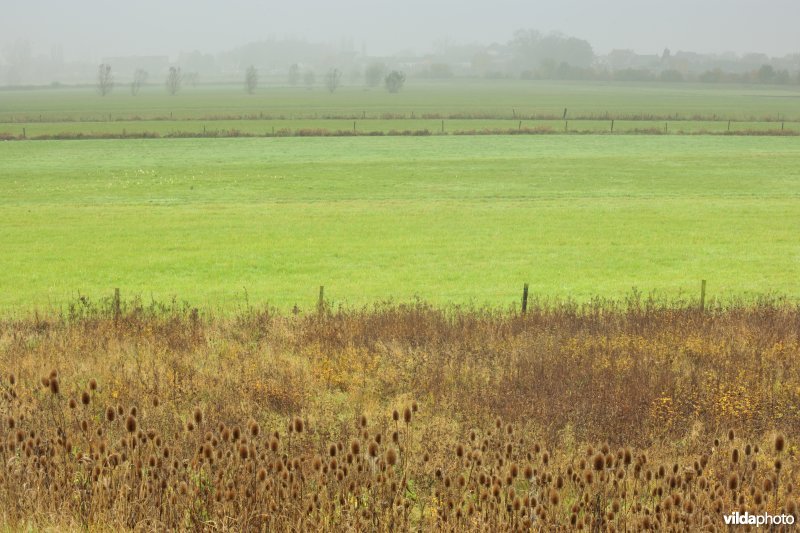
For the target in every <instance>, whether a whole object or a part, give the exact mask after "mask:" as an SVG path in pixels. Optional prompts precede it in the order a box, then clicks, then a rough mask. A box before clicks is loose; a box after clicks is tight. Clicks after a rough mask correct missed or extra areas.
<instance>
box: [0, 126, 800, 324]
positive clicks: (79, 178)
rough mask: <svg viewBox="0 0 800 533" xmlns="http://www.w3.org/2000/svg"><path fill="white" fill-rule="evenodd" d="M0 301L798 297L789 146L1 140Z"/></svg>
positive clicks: (44, 304)
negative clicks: (322, 295) (703, 285)
mask: <svg viewBox="0 0 800 533" xmlns="http://www.w3.org/2000/svg"><path fill="white" fill-rule="evenodd" d="M0 161H2V162H3V164H2V168H3V170H2V174H0V185H2V190H3V194H2V195H1V196H0V250H2V253H0V271H2V272H3V276H2V277H0V309H2V310H4V312H12V311H15V310H30V309H32V308H39V309H48V308H58V307H59V306H62V305H64V304H65V303H66V302H68V301H69V300H71V299H74V298H75V297H76V296H77V295H78V294H83V295H88V296H90V297H92V298H98V297H102V296H107V295H109V294H110V293H111V291H112V290H113V288H114V287H119V288H121V289H122V291H123V293H124V294H125V295H126V296H133V295H140V296H142V297H143V298H145V299H149V298H151V297H152V298H155V299H157V300H166V299H169V298H170V297H172V296H173V295H174V296H177V297H178V298H179V299H181V300H184V299H185V300H188V301H190V302H191V303H193V304H195V305H205V306H208V307H212V308H219V309H221V310H225V309H233V308H235V307H237V306H239V305H241V304H242V303H243V302H244V301H245V300H244V299H245V291H246V293H247V297H248V298H249V301H250V302H251V303H253V302H260V303H263V302H268V303H270V304H273V305H277V306H278V307H280V308H283V309H286V308H289V307H291V306H292V305H294V304H298V305H300V306H301V307H306V308H308V307H311V306H312V305H313V304H314V302H315V297H316V294H317V290H318V286H319V285H325V286H326V295H327V296H328V297H329V298H330V299H331V300H332V301H333V302H334V303H343V304H346V305H361V304H365V303H368V302H372V301H375V300H382V299H389V298H393V299H396V300H408V299H411V298H413V297H415V296H418V297H421V298H423V299H426V300H430V301H432V302H436V303H461V304H474V305H484V304H486V305H502V306H505V305H509V304H510V303H512V302H514V301H516V300H517V299H518V298H519V292H520V288H521V285H522V283H523V282H526V281H527V282H529V283H530V285H531V291H532V293H534V294H536V295H542V296H547V297H558V298H576V299H579V300H581V299H587V298H589V297H591V296H593V295H600V296H607V297H621V296H623V295H625V294H626V293H628V292H629V291H630V289H631V287H633V286H636V287H638V288H639V289H641V290H643V291H650V290H656V291H659V292H661V293H663V294H668V295H673V296H676V295H680V294H684V295H691V296H692V297H694V296H695V293H696V292H697V287H698V286H699V280H700V279H708V280H709V294H710V296H715V297H723V298H725V297H737V296H746V297H747V296H753V295H756V294H761V293H769V292H772V293H779V294H787V295H790V296H792V297H797V296H798V295H800V238H798V235H800V142H798V140H796V139H791V138H716V137H701V138H688V137H660V136H635V137H609V136H588V137H573V136H570V137H565V136H559V137H432V138H386V139H383V138H315V139H219V140H212V139H174V140H138V141H74V142H73V141H53V142H50V141H41V142H13V143H12V142H7V143H0Z"/></svg>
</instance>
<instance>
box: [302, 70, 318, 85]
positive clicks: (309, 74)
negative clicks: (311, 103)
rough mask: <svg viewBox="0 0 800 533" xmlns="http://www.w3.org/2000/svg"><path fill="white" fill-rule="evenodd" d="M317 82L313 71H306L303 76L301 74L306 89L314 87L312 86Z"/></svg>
mask: <svg viewBox="0 0 800 533" xmlns="http://www.w3.org/2000/svg"><path fill="white" fill-rule="evenodd" d="M316 82H317V75H316V74H314V71H313V70H307V71H306V73H305V74H303V83H305V84H306V89H311V88H312V87H314V84H315V83H316Z"/></svg>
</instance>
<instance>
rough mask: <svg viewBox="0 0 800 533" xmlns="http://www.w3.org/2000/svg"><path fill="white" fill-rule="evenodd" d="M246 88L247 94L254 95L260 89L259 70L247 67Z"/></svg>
mask: <svg viewBox="0 0 800 533" xmlns="http://www.w3.org/2000/svg"><path fill="white" fill-rule="evenodd" d="M244 88H245V90H246V91H247V94H253V93H254V92H256V88H258V70H256V67H254V66H253V65H250V66H249V67H247V72H245V74H244Z"/></svg>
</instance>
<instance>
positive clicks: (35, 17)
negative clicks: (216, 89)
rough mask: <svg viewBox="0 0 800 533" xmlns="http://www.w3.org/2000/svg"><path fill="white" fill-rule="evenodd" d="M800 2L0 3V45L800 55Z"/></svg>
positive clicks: (85, 52) (140, 50)
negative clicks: (446, 47) (525, 43)
mask: <svg viewBox="0 0 800 533" xmlns="http://www.w3.org/2000/svg"><path fill="white" fill-rule="evenodd" d="M798 21H800V0H670V1H665V0H606V1H590V0H548V1H537V0H493V1H479V2H476V1H470V0H391V1H387V0H338V1H336V0H334V1H330V0H284V1H282V2H276V1H273V0H261V1H259V0H227V1H223V0H129V1H120V0H73V1H66V0H24V1H20V0H0V47H2V46H5V45H8V44H10V43H13V42H15V41H19V40H26V41H29V42H30V43H31V45H32V46H33V51H34V53H36V54H50V51H51V50H52V49H53V47H54V46H60V48H61V50H62V52H63V55H64V58H65V59H67V60H93V61H96V60H99V59H100V58H102V57H108V56H121V55H169V56H171V57H173V58H174V57H175V56H176V55H177V54H178V53H179V52H181V51H185V52H188V51H192V50H200V51H201V52H204V53H216V52H219V51H222V50H228V49H231V48H234V47H236V46H239V45H242V44H246V43H248V42H253V41H262V40H265V39H267V38H278V39H280V38H285V37H294V38H303V39H307V40H309V41H312V42H327V43H338V42H340V41H341V40H342V39H343V38H344V39H350V40H352V42H353V44H354V48H355V49H356V50H358V51H360V50H361V47H362V43H363V44H364V45H365V46H366V51H367V53H368V54H369V55H389V54H394V53H397V52H401V51H405V50H408V51H413V52H415V53H424V52H426V51H429V50H432V49H433V43H435V42H441V41H443V40H445V39H447V40H449V41H451V42H454V43H459V44H461V43H463V44H466V43H483V44H490V43H492V42H498V43H505V42H507V41H508V40H510V38H511V36H512V34H513V32H514V31H515V30H517V29H523V28H533V29H537V30H539V31H542V32H550V31H561V32H563V33H565V34H568V35H571V36H575V37H579V38H581V39H586V40H587V41H589V42H590V43H591V45H592V46H593V47H594V51H595V53H597V54H605V53H607V52H609V51H611V50H612V49H616V48H623V49H624V48H629V49H633V50H635V51H636V52H639V53H660V52H661V51H662V50H663V49H664V48H665V47H669V48H670V49H671V50H672V51H678V50H691V51H695V52H701V53H719V52H726V51H732V52H736V53H745V52H763V53H766V54H768V55H770V56H783V55H786V54H788V53H796V52H800V33H798V31H797V23H798Z"/></svg>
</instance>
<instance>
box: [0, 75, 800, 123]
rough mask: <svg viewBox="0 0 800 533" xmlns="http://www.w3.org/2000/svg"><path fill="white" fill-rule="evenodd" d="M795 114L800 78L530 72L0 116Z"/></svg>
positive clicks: (90, 100) (197, 95) (82, 99)
mask: <svg viewBox="0 0 800 533" xmlns="http://www.w3.org/2000/svg"><path fill="white" fill-rule="evenodd" d="M565 108H567V111H568V118H578V117H585V118H601V119H606V118H617V119H623V118H637V119H646V118H648V117H654V118H663V117H669V118H674V119H691V118H692V117H695V116H698V117H703V118H711V119H714V118H716V119H718V120H725V121H727V120H728V119H732V120H747V121H762V120H765V119H768V120H773V121H775V120H786V121H800V86H797V85H787V86H775V87H768V86H751V85H741V86H739V85H713V84H685V83H675V84H669V83H611V82H552V81H528V80H448V81H441V82H431V81H420V80H413V79H410V80H409V81H408V82H407V83H406V86H405V87H404V88H403V90H402V91H401V92H400V93H398V94H389V93H387V92H386V91H385V90H384V89H382V88H374V89H366V88H364V87H354V86H350V87H348V86H344V87H341V88H339V89H338V90H337V91H336V92H335V93H334V94H329V93H328V92H327V91H326V90H325V89H324V88H323V87H321V86H316V87H314V88H313V89H311V90H308V89H306V88H304V87H277V86H269V87H264V88H260V89H259V90H258V91H257V92H256V93H255V94H253V95H248V94H246V93H245V91H244V89H243V87H242V86H240V85H236V84H232V85H208V86H207V85H199V86H197V87H184V88H183V90H182V91H181V92H180V93H178V94H177V95H175V96H170V95H168V94H167V93H166V91H165V89H164V86H163V85H161V84H153V85H149V86H146V87H144V88H143V89H142V90H141V92H140V93H139V94H138V95H137V96H132V95H131V94H130V91H129V90H128V88H127V87H126V86H125V85H124V84H118V86H117V87H116V88H115V89H114V91H113V92H112V93H111V94H110V95H108V96H105V97H101V96H99V95H98V94H97V93H96V91H95V90H94V88H93V87H83V88H43V89H37V90H26V91H22V90H3V91H0V122H19V123H22V122H33V121H36V122H52V121H56V120H59V121H60V120H71V121H81V120H95V121H96V120H102V121H107V120H111V121H116V120H130V119H141V120H148V119H154V118H157V119H173V120H189V119H204V120H210V119H213V118H218V119H225V118H239V117H248V118H276V119H278V118H280V119H284V120H295V119H323V118H331V117H343V118H368V119H380V118H382V117H383V118H388V117H386V115H390V116H391V118H409V119H410V118H412V116H413V118H417V119H418V118H425V116H426V115H434V116H433V117H432V118H448V117H450V118H456V117H455V115H458V116H461V117H462V118H481V117H483V118H509V119H517V118H520V117H532V116H538V117H540V118H545V117H552V118H561V117H562V115H563V111H564V109H565Z"/></svg>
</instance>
